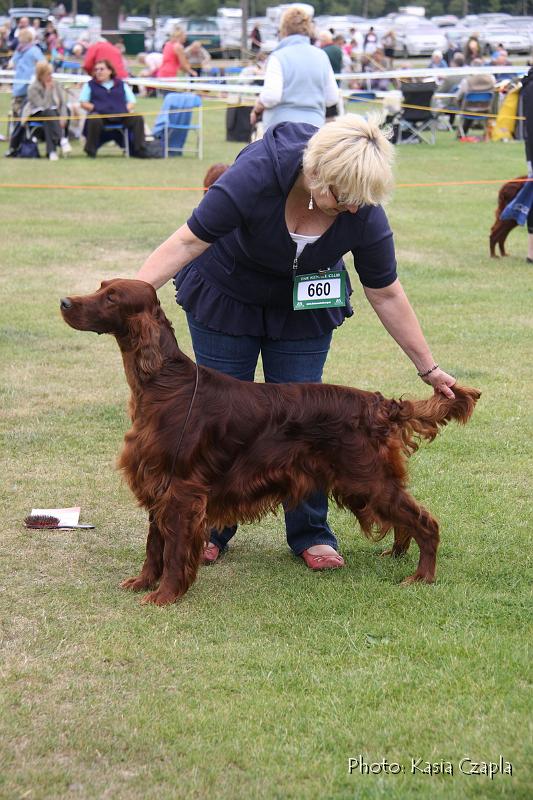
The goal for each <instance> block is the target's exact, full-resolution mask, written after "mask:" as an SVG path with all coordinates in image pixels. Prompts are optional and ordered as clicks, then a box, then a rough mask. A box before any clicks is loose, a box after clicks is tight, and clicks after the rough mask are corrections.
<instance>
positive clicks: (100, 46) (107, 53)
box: [83, 38, 128, 80]
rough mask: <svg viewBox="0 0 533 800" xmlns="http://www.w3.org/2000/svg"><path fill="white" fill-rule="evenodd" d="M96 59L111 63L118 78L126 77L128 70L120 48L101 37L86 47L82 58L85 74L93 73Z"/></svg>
mask: <svg viewBox="0 0 533 800" xmlns="http://www.w3.org/2000/svg"><path fill="white" fill-rule="evenodd" d="M98 61H108V62H109V63H110V64H111V65H112V67H113V71H114V73H115V75H116V77H117V78H120V80H123V79H124V78H127V77H128V70H127V67H126V65H125V63H124V57H123V55H122V53H121V51H120V49H119V48H118V47H116V46H115V45H114V44H111V42H108V41H107V40H106V39H103V38H102V39H100V40H99V41H98V42H94V44H91V45H90V46H89V47H88V48H87V52H86V53H85V58H84V59H83V69H84V71H85V72H86V73H87V75H93V73H94V68H95V66H96V63H97V62H98Z"/></svg>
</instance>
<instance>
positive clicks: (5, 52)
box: [0, 25, 11, 69]
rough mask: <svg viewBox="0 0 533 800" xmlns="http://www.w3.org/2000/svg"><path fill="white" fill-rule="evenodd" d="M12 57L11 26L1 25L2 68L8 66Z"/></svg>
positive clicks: (0, 64) (0, 55)
mask: <svg viewBox="0 0 533 800" xmlns="http://www.w3.org/2000/svg"><path fill="white" fill-rule="evenodd" d="M10 57H11V46H10V44H9V28H8V27H7V25H0V69H5V68H6V67H7V65H8V63H9V59H10Z"/></svg>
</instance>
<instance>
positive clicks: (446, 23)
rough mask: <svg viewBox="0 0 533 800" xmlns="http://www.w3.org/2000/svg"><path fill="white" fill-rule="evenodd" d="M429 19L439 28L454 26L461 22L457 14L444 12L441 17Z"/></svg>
mask: <svg viewBox="0 0 533 800" xmlns="http://www.w3.org/2000/svg"><path fill="white" fill-rule="evenodd" d="M429 21H430V22H431V23H432V24H433V25H436V26H437V28H453V26H454V25H457V23H458V22H459V18H458V17H456V16H455V14H443V15H442V16H440V17H430V19H429Z"/></svg>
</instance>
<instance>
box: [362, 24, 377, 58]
mask: <svg viewBox="0 0 533 800" xmlns="http://www.w3.org/2000/svg"><path fill="white" fill-rule="evenodd" d="M377 46H378V37H377V33H376V31H375V30H374V26H373V25H371V26H370V28H369V29H368V31H367V32H366V34H365V38H364V40H363V52H364V53H365V54H366V55H369V56H371V55H372V54H373V53H375V51H376V48H377Z"/></svg>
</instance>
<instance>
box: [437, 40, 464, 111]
mask: <svg viewBox="0 0 533 800" xmlns="http://www.w3.org/2000/svg"><path fill="white" fill-rule="evenodd" d="M464 65H465V57H464V55H463V54H462V53H461V51H460V50H458V51H457V52H456V53H455V55H454V57H453V59H452V61H451V64H450V67H453V68H454V69H463V67H464ZM460 82H461V76H460V75H457V74H455V75H446V76H445V77H444V78H443V79H442V81H441V82H440V83H439V88H438V93H439V94H447V95H453V97H446V98H443V99H442V100H436V102H438V103H439V105H438V106H437V108H446V109H448V110H449V112H450V113H449V114H448V119H449V121H450V125H453V123H454V121H455V114H456V112H457V111H458V109H459V106H458V102H457V95H458V92H459V84H460Z"/></svg>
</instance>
